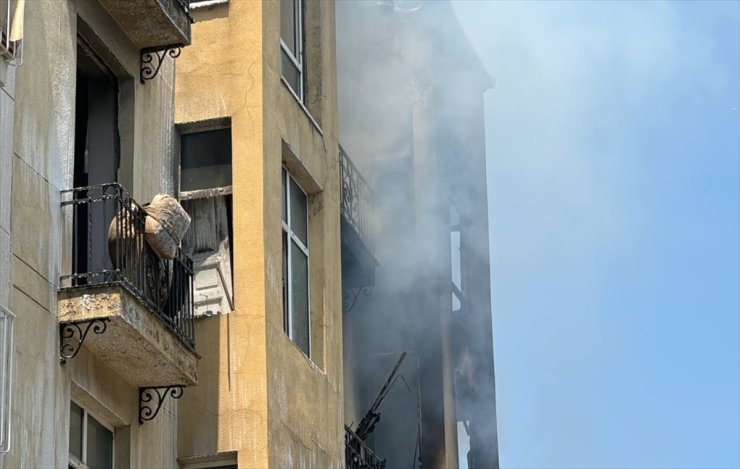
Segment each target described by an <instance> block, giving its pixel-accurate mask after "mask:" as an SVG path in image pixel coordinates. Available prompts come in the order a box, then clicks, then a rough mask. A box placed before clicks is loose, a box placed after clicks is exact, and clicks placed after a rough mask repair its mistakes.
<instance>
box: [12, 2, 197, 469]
mask: <svg viewBox="0 0 740 469" xmlns="http://www.w3.org/2000/svg"><path fill="white" fill-rule="evenodd" d="M22 10H25V11H22ZM0 17H2V21H0V29H2V35H1V37H0V46H1V47H0V52H1V53H2V58H1V59H0V306H1V308H0V311H1V312H2V318H1V319H0V332H1V333H0V337H2V344H0V351H2V354H3V355H2V357H1V358H2V366H1V367H0V371H2V374H1V375H0V390H1V391H0V396H2V403H3V405H2V410H1V411H0V418H1V419H2V425H1V426H0V428H2V431H0V436H2V438H1V441H2V448H0V450H2V451H3V455H2V456H0V460H1V461H2V462H1V464H2V465H3V466H4V467H9V468H10V467H34V468H43V467H113V466H115V467H177V464H178V463H177V460H176V455H177V451H176V442H177V432H176V429H177V425H176V419H177V411H176V409H177V406H176V399H175V398H176V397H177V396H179V395H180V394H181V392H182V391H183V388H184V387H188V386H193V385H195V384H196V383H197V361H198V354H197V353H196V351H195V350H196V348H195V342H194V336H193V334H192V329H193V326H192V322H193V319H192V314H193V308H192V304H191V302H190V299H189V296H188V293H189V291H190V290H189V282H190V280H189V279H190V278H191V274H190V268H191V267H190V264H191V261H190V260H189V259H188V258H187V257H186V256H184V255H182V253H180V252H177V253H175V254H174V256H173V259H171V260H161V259H160V258H159V256H157V255H155V254H154V253H153V252H152V249H151V248H150V247H149V246H148V245H147V244H146V243H145V242H144V241H143V239H144V216H145V211H144V209H143V207H142V206H143V205H144V204H145V203H146V202H149V201H150V200H152V198H153V197H154V195H155V194H159V193H162V194H170V195H177V192H176V189H177V187H178V186H177V183H178V181H177V179H176V175H177V174H178V171H177V168H178V165H177V162H178V160H177V158H176V157H177V154H176V149H177V141H176V139H175V128H174V125H173V115H174V96H175V92H174V65H173V63H174V62H173V56H176V55H177V53H178V51H179V50H180V49H179V48H180V47H181V46H185V45H187V44H189V43H190V23H191V18H190V13H189V7H188V4H187V2H185V1H181V0H130V1H125V2H123V1H119V0H100V1H98V0H64V1H60V0H35V1H28V2H24V1H20V0H2V1H1V2H0ZM20 35H22V39H21V38H20ZM114 220H117V221H114ZM110 232H112V233H113V234H114V236H113V237H112V238H111V240H112V247H111V248H109V247H108V241H109V235H110ZM11 322H12V325H11Z"/></svg>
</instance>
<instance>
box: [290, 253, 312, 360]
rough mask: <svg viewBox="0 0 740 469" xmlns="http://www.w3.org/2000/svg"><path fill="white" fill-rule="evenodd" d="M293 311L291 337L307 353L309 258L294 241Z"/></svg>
mask: <svg viewBox="0 0 740 469" xmlns="http://www.w3.org/2000/svg"><path fill="white" fill-rule="evenodd" d="M290 249H291V252H290V256H291V266H290V268H291V275H292V278H291V282H290V296H291V301H292V303H291V306H292V308H293V311H292V324H291V329H292V330H291V337H292V338H293V342H295V343H296V344H297V345H298V347H300V348H301V350H303V351H304V352H305V353H306V355H308V354H309V351H308V324H309V316H308V258H307V257H306V255H305V254H303V251H301V249H300V248H299V247H298V246H297V245H296V244H295V243H294V242H291V243H290Z"/></svg>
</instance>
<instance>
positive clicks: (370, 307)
mask: <svg viewBox="0 0 740 469" xmlns="http://www.w3.org/2000/svg"><path fill="white" fill-rule="evenodd" d="M337 56H338V57H337V63H338V83H339V92H338V94H339V101H338V102H339V129H340V131H339V138H340V141H341V142H342V147H343V149H344V150H345V152H346V154H348V155H349V157H350V158H351V160H352V161H353V162H354V165H353V167H354V168H355V171H357V172H359V173H361V174H362V175H363V178H362V181H361V183H360V185H361V186H363V189H362V190H361V191H359V192H360V193H371V194H372V197H366V198H368V199H370V198H371V199H372V204H371V206H372V210H371V212H372V213H371V214H369V215H367V216H362V215H360V216H359V217H358V218H359V219H363V218H371V219H372V221H373V228H372V229H371V230H369V231H371V232H372V238H373V239H372V240H370V241H369V242H366V243H365V245H366V246H368V247H369V248H370V249H371V250H372V251H373V252H372V254H373V259H370V260H369V261H368V259H369V258H368V257H367V256H364V257H363V256H359V257H357V258H352V257H351V256H346V255H345V252H347V251H350V250H351V248H350V244H351V243H349V242H347V243H345V242H344V241H345V239H344V238H343V249H344V252H343V256H344V259H345V260H348V261H350V264H351V265H350V266H345V269H344V272H343V280H344V286H345V299H346V304H345V315H344V322H343V325H344V364H345V375H344V376H345V422H346V423H347V425H348V426H349V427H350V428H351V429H357V428H358V424H359V426H361V425H362V419H363V418H364V417H366V416H367V415H368V414H367V412H368V411H369V410H371V409H374V408H373V402H374V401H375V400H376V399H377V397H378V392H379V390H380V389H381V387H382V385H383V382H384V380H385V379H386V378H387V377H388V374H389V373H390V371H391V370H392V368H393V366H394V363H395V362H396V361H397V360H398V359H399V357H400V356H401V354H402V353H404V352H405V353H406V354H407V355H406V356H405V359H404V361H403V362H402V363H401V365H400V367H399V371H398V374H397V375H396V381H395V384H394V385H393V387H392V389H390V391H388V393H387V395H386V396H385V398H384V400H383V402H382V404H381V405H380V406H379V407H378V408H377V409H374V410H373V412H377V413H379V414H380V415H381V416H382V417H381V418H379V420H378V421H377V423H376V424H375V426H374V429H373V431H372V432H371V434H370V435H368V436H367V437H366V438H365V442H366V443H367V446H368V448H369V449H370V450H373V451H374V453H375V454H376V456H377V457H378V458H382V459H386V460H387V466H388V467H456V466H458V465H463V466H467V467H471V468H472V467H480V468H493V467H498V444H497V441H498V438H497V430H496V407H495V392H494V391H495V383H494V368H493V339H492V324H491V291H490V280H491V279H490V267H489V247H488V244H489V233H488V207H487V202H486V201H487V187H486V170H485V169H486V161H485V157H486V151H485V136H484V127H483V124H484V117H483V92H484V91H485V90H486V89H489V88H491V87H492V85H493V82H492V80H491V78H490V77H489V75H488V73H487V72H486V71H485V69H484V67H483V66H482V64H481V63H480V61H479V59H478V58H477V56H476V54H475V52H474V50H473V48H472V46H471V45H470V44H469V43H468V40H467V37H466V35H465V33H464V31H463V30H462V28H461V27H460V25H459V24H458V23H457V21H456V18H455V13H454V11H453V9H452V5H451V4H450V3H449V2H397V1H387V2H338V3H337ZM347 184H349V185H352V184H354V185H357V184H358V182H357V181H352V180H351V179H350V180H348V181H347ZM369 205H370V204H365V206H369ZM361 258H364V259H366V260H365V261H364V262H363V261H362V260H360V259H361ZM373 260H374V261H375V263H374V262H372V261H373ZM374 264H375V265H374ZM373 267H374V269H373ZM353 422H354V425H352V424H353Z"/></svg>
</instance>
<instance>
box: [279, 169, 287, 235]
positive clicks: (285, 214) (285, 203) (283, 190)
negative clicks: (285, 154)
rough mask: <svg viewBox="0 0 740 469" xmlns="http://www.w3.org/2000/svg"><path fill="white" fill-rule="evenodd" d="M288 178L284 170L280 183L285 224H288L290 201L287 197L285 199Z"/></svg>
mask: <svg viewBox="0 0 740 469" xmlns="http://www.w3.org/2000/svg"><path fill="white" fill-rule="evenodd" d="M286 177H287V172H286V171H285V169H283V174H282V176H281V178H280V181H281V184H282V190H281V191H280V206H281V211H282V217H283V221H284V222H285V223H288V199H287V197H285V191H286V190H287V189H286V187H285V178H286Z"/></svg>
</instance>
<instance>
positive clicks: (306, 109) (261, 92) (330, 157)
mask: <svg viewBox="0 0 740 469" xmlns="http://www.w3.org/2000/svg"><path fill="white" fill-rule="evenodd" d="M193 16H194V19H195V23H194V24H193V45H191V46H190V47H188V48H186V49H185V50H184V51H183V54H182V56H181V57H180V58H178V59H177V85H176V114H175V121H176V124H177V128H178V130H179V132H180V135H181V140H180V141H181V150H182V152H181V153H182V156H183V159H182V172H181V187H180V193H181V196H182V198H183V199H184V200H186V207H187V208H188V209H189V210H190V211H191V215H192V216H193V219H194V220H195V222H196V223H199V220H212V219H221V220H224V219H226V220H227V224H228V223H231V222H233V227H232V228H231V233H232V235H231V238H230V239H229V241H228V242H223V241H217V240H223V237H220V236H211V237H210V239H211V240H212V242H211V243H210V245H208V246H206V244H208V243H207V242H203V241H202V240H203V239H206V238H208V235H207V234H206V233H205V232H201V231H200V229H199V227H198V226H194V227H193V228H194V229H195V231H191V235H192V236H193V237H195V238H197V239H192V240H190V243H189V244H188V242H187V240H186V243H185V244H186V246H185V248H186V249H190V250H191V251H192V252H193V255H194V259H195V260H196V266H195V268H196V271H198V273H197V274H196V286H195V290H196V304H197V303H198V302H203V306H202V307H200V306H199V307H198V308H199V310H198V311H199V313H198V314H199V317H198V319H196V336H197V337H198V352H199V353H200V354H201V356H202V359H201V362H200V368H199V373H200V384H199V385H198V386H196V387H194V388H193V389H192V390H188V392H187V393H186V395H185V396H184V397H183V399H182V400H181V402H180V420H179V455H180V457H181V462H182V463H183V464H196V463H199V462H201V461H206V460H207V461H210V462H209V463H212V464H216V462H217V461H223V464H226V463H227V462H229V461H231V462H232V463H238V466H239V467H327V468H328V467H342V465H343V459H344V450H343V442H344V440H343V434H344V429H343V420H342V396H343V393H342V384H343V382H342V326H341V324H342V313H341V267H340V266H341V264H340V260H341V259H340V237H339V235H340V233H339V216H340V215H339V204H340V200H339V198H340V187H339V158H338V146H337V112H336V69H335V55H334V44H335V40H334V3H333V2H305V3H304V2H303V1H298V0H296V1H292V0H290V1H282V2H248V1H229V2H202V3H201V4H200V5H198V4H196V5H194V8H193ZM217 132H220V134H219V135H220V136H219V135H217V134H216V133H217ZM222 147H223V148H226V147H230V154H228V155H223V156H218V154H217V153H218V152H217V151H216V150H215V149H217V148H222ZM196 148H198V149H199V150H196ZM191 150H192V151H191ZM193 171H201V175H202V174H206V172H208V173H209V174H219V175H220V176H215V177H209V178H207V179H208V183H207V184H196V185H192V184H191V178H190V176H189V174H195V173H193ZM194 179H198V177H195V178H193V180H194ZM200 179H201V181H203V180H204V178H202V177H201V178H200ZM222 200H223V206H224V210H223V211H221V213H223V215H221V216H219V215H218V212H219V209H218V208H217V207H218V206H221V205H222ZM214 207H216V208H214ZM229 211H231V213H229ZM229 220H230V221H229ZM228 231H229V230H223V233H226V232H228ZM222 242H223V245H224V246H225V245H227V244H228V245H229V251H230V252H231V259H229V258H228V257H227V256H226V255H221V258H220V259H219V260H218V261H216V260H215V259H214V256H215V257H218V256H219V254H218V252H219V251H220V252H221V253H222V254H223V253H224V251H223V249H222V248H221V247H220V243H222ZM208 259H210V260H208ZM230 260H233V265H231V266H229V267H226V264H228V263H229V261H230ZM215 265H219V266H221V267H218V268H214V267H212V266H215ZM215 271H223V272H226V271H231V272H233V280H232V279H230V278H228V276H226V275H224V276H220V275H218V274H215V273H214V272H215ZM221 277H224V280H225V281H224V282H221V281H220V280H219V281H216V280H217V279H219V278H221ZM231 282H233V284H231ZM229 291H233V301H226V302H224V301H223V300H222V299H221V298H223V297H224V296H227V297H228V296H229V293H228V292H229ZM214 297H216V298H218V299H216V300H215V301H214V300H212V298H214ZM209 302H210V303H209ZM218 464H221V463H220V462H219V463H218Z"/></svg>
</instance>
